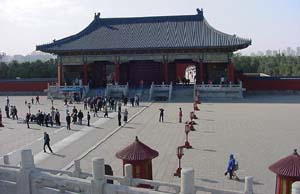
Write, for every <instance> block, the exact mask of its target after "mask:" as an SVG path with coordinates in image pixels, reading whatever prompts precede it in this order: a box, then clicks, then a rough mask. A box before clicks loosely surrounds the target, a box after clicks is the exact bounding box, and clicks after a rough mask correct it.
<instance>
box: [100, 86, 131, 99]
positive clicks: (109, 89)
mask: <svg viewBox="0 0 300 194" xmlns="http://www.w3.org/2000/svg"><path fill="white" fill-rule="evenodd" d="M128 90H129V86H128V83H127V84H126V85H119V84H114V85H113V84H107V85H106V89H105V96H110V95H112V93H121V94H123V95H124V96H127V95H128Z"/></svg>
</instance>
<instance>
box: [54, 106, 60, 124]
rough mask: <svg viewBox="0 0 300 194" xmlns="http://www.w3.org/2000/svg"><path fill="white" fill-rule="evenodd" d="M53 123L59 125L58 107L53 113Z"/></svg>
mask: <svg viewBox="0 0 300 194" xmlns="http://www.w3.org/2000/svg"><path fill="white" fill-rule="evenodd" d="M55 125H56V126H60V113H59V112H58V109H56V113H55Z"/></svg>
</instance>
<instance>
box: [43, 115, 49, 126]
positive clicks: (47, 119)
mask: <svg viewBox="0 0 300 194" xmlns="http://www.w3.org/2000/svg"><path fill="white" fill-rule="evenodd" d="M49 116H50V114H46V113H45V114H44V117H45V125H46V127H49V126H48V121H49V119H50V118H49Z"/></svg>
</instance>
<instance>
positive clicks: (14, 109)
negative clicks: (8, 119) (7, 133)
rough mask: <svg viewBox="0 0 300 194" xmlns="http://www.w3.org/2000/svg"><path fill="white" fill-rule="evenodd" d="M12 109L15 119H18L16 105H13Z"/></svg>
mask: <svg viewBox="0 0 300 194" xmlns="http://www.w3.org/2000/svg"><path fill="white" fill-rule="evenodd" d="M13 111H14V113H13V114H14V116H15V117H16V118H17V120H18V119H19V118H18V110H17V107H16V106H14V108H13Z"/></svg>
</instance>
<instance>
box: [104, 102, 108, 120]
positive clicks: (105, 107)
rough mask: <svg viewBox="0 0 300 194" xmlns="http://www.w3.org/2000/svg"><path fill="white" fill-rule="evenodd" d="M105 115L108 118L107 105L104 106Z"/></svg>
mask: <svg viewBox="0 0 300 194" xmlns="http://www.w3.org/2000/svg"><path fill="white" fill-rule="evenodd" d="M104 117H106V118H108V108H107V105H105V106H104Z"/></svg>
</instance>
